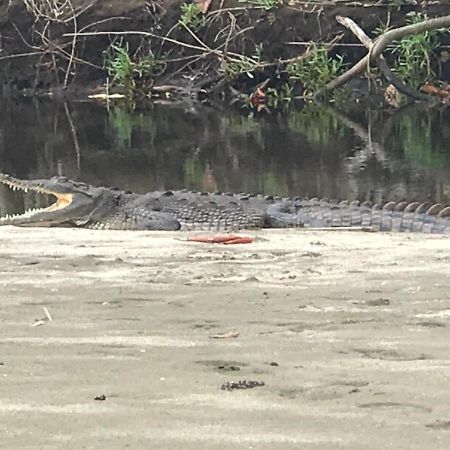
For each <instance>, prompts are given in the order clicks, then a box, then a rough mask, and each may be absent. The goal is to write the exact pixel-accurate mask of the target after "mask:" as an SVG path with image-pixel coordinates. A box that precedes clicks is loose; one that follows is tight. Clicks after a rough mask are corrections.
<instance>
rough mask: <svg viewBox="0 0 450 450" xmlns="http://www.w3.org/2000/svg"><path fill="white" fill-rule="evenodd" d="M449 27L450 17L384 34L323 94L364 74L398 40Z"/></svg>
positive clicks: (329, 84) (330, 83)
mask: <svg viewBox="0 0 450 450" xmlns="http://www.w3.org/2000/svg"><path fill="white" fill-rule="evenodd" d="M448 27H450V15H448V16H443V17H438V18H436V19H428V20H424V21H423V22H420V23H415V24H413V25H407V26H405V27H400V28H394V29H393V30H389V31H387V32H386V33H383V34H382V35H381V36H379V37H378V38H377V40H376V41H375V42H374V43H373V45H372V46H371V47H370V50H369V53H368V54H367V55H366V56H365V57H364V58H362V59H361V60H360V61H359V62H358V63H356V64H355V65H354V66H353V67H352V68H350V69H349V70H347V71H346V72H345V73H343V74H342V75H340V76H339V77H337V78H335V79H334V80H332V81H330V82H329V83H328V84H327V85H326V86H325V88H324V90H323V92H326V91H331V90H333V89H336V88H337V87H339V86H341V85H342V84H344V83H346V82H347V81H349V80H351V79H352V78H354V77H356V76H357V75H359V74H361V73H362V72H364V71H365V70H366V69H367V67H369V66H370V63H371V62H373V61H375V60H376V59H377V58H378V57H380V56H381V54H382V53H383V51H384V50H385V49H386V47H387V46H388V45H389V44H391V43H392V42H393V41H395V40H396V39H402V38H404V37H405V36H410V35H414V34H420V33H423V32H424V31H430V30H437V29H439V28H448ZM319 94H320V93H319Z"/></svg>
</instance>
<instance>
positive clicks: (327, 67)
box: [287, 46, 344, 96]
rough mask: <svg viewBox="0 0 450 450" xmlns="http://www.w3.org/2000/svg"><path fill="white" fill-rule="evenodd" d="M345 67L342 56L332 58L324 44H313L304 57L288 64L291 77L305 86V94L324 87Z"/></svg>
mask: <svg viewBox="0 0 450 450" xmlns="http://www.w3.org/2000/svg"><path fill="white" fill-rule="evenodd" d="M343 68H344V62H343V59H342V57H341V56H339V55H338V56H336V57H335V58H330V57H329V56H328V51H327V49H326V48H325V47H323V46H313V48H312V49H311V50H310V51H309V53H308V54H307V55H306V56H305V57H304V58H302V59H300V60H299V61H297V62H294V63H292V64H289V65H288V66H287V72H288V74H289V77H290V78H291V79H292V80H294V81H299V82H300V83H301V85H302V86H303V95H304V96H307V95H310V94H313V93H315V92H317V91H319V90H320V89H322V88H323V87H324V86H325V85H326V84H327V83H328V82H329V81H331V80H332V79H333V78H335V77H336V76H337V75H339V73H340V72H341V71H342V69H343Z"/></svg>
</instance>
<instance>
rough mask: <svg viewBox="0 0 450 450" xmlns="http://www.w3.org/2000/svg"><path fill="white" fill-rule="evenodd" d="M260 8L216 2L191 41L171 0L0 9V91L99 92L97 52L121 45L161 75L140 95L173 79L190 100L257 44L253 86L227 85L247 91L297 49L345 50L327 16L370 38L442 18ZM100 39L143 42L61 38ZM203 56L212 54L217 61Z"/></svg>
mask: <svg viewBox="0 0 450 450" xmlns="http://www.w3.org/2000/svg"><path fill="white" fill-rule="evenodd" d="M69 3H70V2H69ZM269 3H270V2H267V3H263V2H259V3H258V2H255V3H248V4H245V3H242V2H238V1H225V2H222V3H221V4H220V10H219V5H218V4H215V2H213V4H212V5H211V7H210V10H209V12H208V13H207V14H206V15H205V16H204V20H205V25H203V26H202V27H200V28H199V30H198V31H196V35H194V34H193V33H192V32H189V31H188V30H187V29H186V28H185V27H182V26H179V25H177V24H178V22H179V20H180V17H181V14H182V13H181V5H182V4H183V2H182V1H179V0H162V1H160V2H153V3H149V2H147V1H142V0H130V1H127V2H123V1H119V0H111V1H108V2H90V1H88V0H73V2H72V8H68V7H66V8H65V9H64V8H63V9H61V11H49V10H46V9H42V6H41V7H39V6H40V5H43V4H44V2H40V1H38V0H35V1H34V2H29V4H31V5H34V8H31V7H29V8H28V9H27V8H26V6H25V3H24V2H23V1H21V0H13V1H10V2H3V3H2V5H1V6H0V36H1V46H0V58H1V68H0V80H1V84H2V86H3V91H4V92H13V93H14V92H19V93H22V94H26V95H34V94H36V93H41V94H44V93H48V92H49V91H51V92H53V94H55V95H58V94H61V95H66V94H67V92H69V93H72V94H75V95H77V94H80V92H85V91H92V90H94V91H95V90H96V89H100V86H102V85H103V84H104V83H105V81H106V77H107V74H106V72H105V70H104V66H105V57H106V56H105V55H106V54H105V52H108V49H110V47H111V44H112V43H116V44H117V43H119V42H121V43H122V44H123V43H124V42H126V43H127V45H128V46H129V50H130V54H132V55H133V54H136V55H144V54H148V52H149V51H150V50H151V52H152V53H153V54H154V55H155V56H156V57H157V58H162V59H164V61H165V64H166V66H165V70H164V73H163V74H161V76H157V77H155V78H156V79H154V78H153V77H151V79H149V80H144V81H143V82H142V83H143V85H144V87H145V88H148V87H149V86H153V84H154V83H156V84H159V85H161V84H165V83H172V82H174V80H176V85H177V87H178V88H180V89H181V90H182V91H183V92H184V91H189V92H190V91H192V92H194V93H198V92H199V91H201V90H202V89H204V88H208V87H210V86H211V85H214V84H215V83H217V82H218V79H220V78H221V77H222V76H223V73H221V63H220V60H221V58H223V57H224V56H225V57H226V56H227V55H229V54H233V52H234V53H236V54H239V55H246V56H248V57H250V58H254V57H255V52H256V51H257V49H258V48H259V47H258V46H261V47H260V48H261V50H260V57H261V59H262V60H263V61H268V62H271V63H270V64H268V65H267V66H266V67H265V68H263V69H262V70H260V71H258V73H257V74H256V79H252V80H250V79H249V77H248V76H243V77H240V78H239V79H238V80H237V81H236V83H235V87H237V88H238V89H240V90H243V91H245V89H246V85H247V84H248V83H250V84H251V85H253V86H254V85H257V84H258V83H260V82H263V81H264V80H266V79H267V78H268V77H270V78H271V79H274V80H278V81H276V83H279V84H281V83H282V82H283V77H284V76H285V74H283V70H280V67H279V65H278V64H277V61H279V60H290V59H292V58H296V57H297V56H299V55H301V54H302V53H303V52H304V51H305V49H306V45H305V44H304V43H305V42H306V43H307V42H310V41H314V42H322V43H327V42H332V41H333V40H334V39H335V38H336V37H337V36H338V35H340V34H341V33H344V36H343V38H342V39H341V40H340V41H339V43H342V44H349V43H355V40H354V37H353V36H351V35H350V33H349V32H348V31H345V30H343V28H342V27H341V26H340V25H338V24H337V22H336V20H335V16H336V15H343V16H350V17H352V18H353V19H354V20H355V21H356V22H357V23H358V24H359V25H360V26H362V27H363V28H364V29H365V30H366V31H367V32H371V31H372V30H374V29H375V28H376V27H378V26H380V24H381V23H387V22H389V23H390V25H392V26H396V25H400V24H404V23H405V20H406V19H407V17H408V15H409V14H411V13H412V12H415V13H427V14H428V15H429V16H430V17H431V16H437V15H443V14H445V13H447V12H448V11H447V9H448V6H446V5H444V4H439V3H436V2H426V1H422V2H405V3H407V5H404V6H403V7H401V8H399V7H393V6H389V5H384V4H383V2H367V4H365V5H358V6H354V4H353V3H352V2H337V3H333V2H328V3H329V5H328V6H326V5H323V3H321V4H315V3H314V2H305V3H302V2H295V1H294V2H290V3H289V4H277V3H276V2H273V3H270V4H271V5H273V6H272V7H267V5H268V4H269ZM325 3H327V2H325ZM409 3H419V4H417V5H409ZM110 31H128V32H130V31H136V32H145V33H150V35H147V36H138V35H126V36H122V37H119V36H117V35H114V34H111V35H110V34H104V35H97V36H78V38H77V39H75V40H74V39H73V37H72V36H68V35H67V34H70V33H83V32H90V33H94V34H95V33H104V32H110ZM167 39H169V40H167ZM447 39H448V38H447ZM443 43H446V42H445V40H444V41H443ZM208 49H210V50H211V49H213V50H214V49H219V50H218V51H219V52H221V56H220V55H217V54H215V53H214V51H209V50H208ZM336 53H340V54H342V55H343V56H344V58H345V60H346V62H347V63H349V64H352V63H353V62H355V61H356V60H358V59H359V58H360V57H361V56H362V55H363V54H364V50H362V49H361V48H359V47H346V46H343V47H335V48H334V49H333V51H332V54H336ZM13 55H14V57H11V56H13ZM17 55H21V56H17ZM442 70H443V71H444V75H445V76H446V74H447V71H448V67H447V66H444V67H443V69H442ZM445 76H444V79H445ZM361 88H363V86H361ZM217 90H219V91H220V89H217ZM213 91H216V89H215V88H214V89H213Z"/></svg>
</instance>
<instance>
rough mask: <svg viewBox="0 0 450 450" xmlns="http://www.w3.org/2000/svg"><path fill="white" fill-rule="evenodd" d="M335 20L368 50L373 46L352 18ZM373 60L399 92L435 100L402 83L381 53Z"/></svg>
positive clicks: (415, 97)
mask: <svg viewBox="0 0 450 450" xmlns="http://www.w3.org/2000/svg"><path fill="white" fill-rule="evenodd" d="M336 20H337V22H338V23H340V24H341V25H343V26H344V27H346V28H348V29H349V30H350V31H351V32H352V33H353V34H354V35H355V36H356V37H357V38H358V39H359V40H360V41H361V42H362V43H363V45H364V46H365V47H366V48H367V49H368V50H369V52H370V50H371V49H372V47H373V42H372V40H371V39H370V38H369V36H367V34H366V33H365V32H364V30H363V29H362V28H360V27H359V25H357V24H356V23H355V22H354V21H353V20H352V19H350V18H349V17H343V16H336ZM375 62H376V64H377V66H378V67H379V69H380V70H381V72H382V74H383V75H384V76H385V78H386V80H387V81H388V82H389V83H391V84H392V85H393V86H394V87H395V88H396V89H397V90H398V91H399V92H401V93H402V94H405V95H406V96H408V97H411V98H413V99H414V100H426V101H435V99H433V98H432V97H431V96H429V95H425V94H421V93H420V92H418V91H416V90H415V89H413V88H411V87H409V86H407V85H406V84H405V83H403V82H402V81H401V80H400V79H399V78H398V77H397V76H396V75H395V74H394V73H393V72H392V70H391V69H390V67H389V66H388V63H387V62H386V59H385V58H384V56H383V54H380V56H378V57H377V58H376V59H375Z"/></svg>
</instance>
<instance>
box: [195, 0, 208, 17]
mask: <svg viewBox="0 0 450 450" xmlns="http://www.w3.org/2000/svg"><path fill="white" fill-rule="evenodd" d="M197 4H198V6H199V7H200V11H201V12H202V13H203V14H206V12H207V11H208V9H209V6H210V5H211V0H197Z"/></svg>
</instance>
